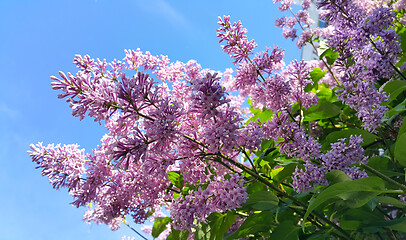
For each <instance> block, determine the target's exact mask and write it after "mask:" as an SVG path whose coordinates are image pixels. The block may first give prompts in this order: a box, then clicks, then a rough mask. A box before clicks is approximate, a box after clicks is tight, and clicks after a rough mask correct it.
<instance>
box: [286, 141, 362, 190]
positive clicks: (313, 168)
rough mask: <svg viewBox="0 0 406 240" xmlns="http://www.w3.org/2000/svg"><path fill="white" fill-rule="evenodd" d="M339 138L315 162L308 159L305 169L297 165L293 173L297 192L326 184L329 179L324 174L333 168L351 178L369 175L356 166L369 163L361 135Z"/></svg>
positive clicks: (293, 184)
mask: <svg viewBox="0 0 406 240" xmlns="http://www.w3.org/2000/svg"><path fill="white" fill-rule="evenodd" d="M345 141H346V139H344V138H343V139H338V142H335V143H332V144H331V150H330V151H328V152H327V153H325V154H321V155H320V156H319V158H318V159H317V160H318V161H319V163H317V164H315V163H314V162H311V161H306V162H305V164H304V169H301V168H298V167H296V170H295V172H294V173H293V178H292V179H293V182H292V186H293V188H294V189H295V191H297V192H305V191H307V190H310V189H312V188H314V187H315V186H317V185H325V184H327V181H326V179H325V177H324V175H325V174H326V173H327V172H329V171H332V170H341V171H343V172H345V173H346V174H347V175H348V176H349V177H350V178H351V179H359V178H365V177H368V175H367V174H366V172H365V171H364V170H360V169H359V168H358V167H356V166H354V164H357V163H365V164H366V163H367V162H368V158H367V157H366V156H364V149H363V148H362V147H361V145H360V144H361V143H362V141H363V140H362V138H361V136H353V135H351V136H350V138H349V139H348V143H346V142H345Z"/></svg>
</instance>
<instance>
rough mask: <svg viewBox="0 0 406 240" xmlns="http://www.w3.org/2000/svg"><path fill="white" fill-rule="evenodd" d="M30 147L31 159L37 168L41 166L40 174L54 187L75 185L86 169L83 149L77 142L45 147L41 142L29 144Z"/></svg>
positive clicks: (72, 186)
mask: <svg viewBox="0 0 406 240" xmlns="http://www.w3.org/2000/svg"><path fill="white" fill-rule="evenodd" d="M30 148H31V149H32V151H29V154H30V156H31V158H32V161H33V162H35V163H37V164H38V166H37V168H42V176H47V177H48V178H49V181H50V182H51V184H52V186H53V187H54V188H55V189H59V188H60V187H66V188H68V189H74V188H76V187H77V185H78V183H79V181H80V180H81V177H82V176H83V175H84V174H85V171H86V169H85V164H86V156H85V151H84V149H79V145H77V144H71V145H63V146H61V145H60V144H58V145H56V146H55V145H54V144H49V145H48V146H46V147H45V146H43V145H42V143H38V144H37V145H34V144H31V145H30Z"/></svg>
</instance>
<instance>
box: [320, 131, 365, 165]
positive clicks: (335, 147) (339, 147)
mask: <svg viewBox="0 0 406 240" xmlns="http://www.w3.org/2000/svg"><path fill="white" fill-rule="evenodd" d="M345 140H346V139H338V142H335V143H332V144H331V150H330V151H328V152H327V153H325V154H323V155H322V156H321V159H322V165H323V166H324V167H325V168H326V169H327V170H329V171H331V170H342V171H344V172H346V171H347V170H348V169H349V168H350V166H351V165H352V164H355V163H367V158H366V157H365V156H364V149H363V148H362V147H361V145H360V144H361V143H362V142H363V140H362V138H361V136H353V135H351V136H350V138H349V142H348V144H347V143H345Z"/></svg>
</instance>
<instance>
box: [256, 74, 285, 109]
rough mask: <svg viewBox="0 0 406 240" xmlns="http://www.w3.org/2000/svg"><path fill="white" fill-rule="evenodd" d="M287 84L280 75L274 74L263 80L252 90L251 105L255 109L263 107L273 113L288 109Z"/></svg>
mask: <svg viewBox="0 0 406 240" xmlns="http://www.w3.org/2000/svg"><path fill="white" fill-rule="evenodd" d="M291 91H292V89H291V87H290V86H289V83H288V82H287V81H286V80H285V79H284V78H283V77H282V76H281V75H280V74H275V75H274V76H270V77H267V78H265V81H264V82H262V83H261V84H260V85H259V84H258V86H257V87H256V88H255V89H254V90H252V93H251V94H252V95H251V99H252V103H253V106H254V107H256V108H260V106H263V107H265V108H267V109H270V110H271V111H273V112H279V111H280V110H281V109H285V108H287V107H290V104H289V99H290V98H289V95H290V94H291Z"/></svg>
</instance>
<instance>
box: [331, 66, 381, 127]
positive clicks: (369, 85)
mask: <svg viewBox="0 0 406 240" xmlns="http://www.w3.org/2000/svg"><path fill="white" fill-rule="evenodd" d="M356 67H358V69H357V68H356ZM363 69H364V67H363V66H353V68H352V70H353V71H354V72H352V71H348V72H347V73H346V75H345V76H344V78H343V80H344V81H342V84H343V86H344V89H342V90H339V91H337V92H338V96H337V97H338V98H339V99H340V100H342V101H343V102H345V103H346V104H348V106H350V107H351V108H354V109H355V110H357V113H356V115H357V117H358V118H360V119H361V120H362V122H363V127H364V128H365V129H366V130H368V131H370V132H375V131H376V129H377V128H378V127H379V126H380V125H381V123H382V119H383V117H384V114H385V113H386V111H387V110H388V109H387V107H385V106H382V105H381V103H383V102H385V101H387V99H388V97H387V96H386V94H385V93H384V92H382V91H380V90H378V89H376V88H375V86H374V82H373V81H366V80H362V76H363V72H362V70H363Z"/></svg>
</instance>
